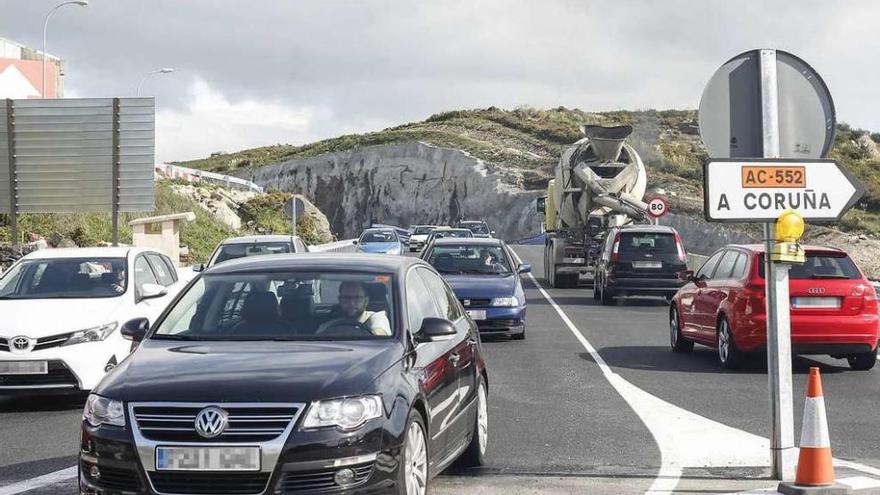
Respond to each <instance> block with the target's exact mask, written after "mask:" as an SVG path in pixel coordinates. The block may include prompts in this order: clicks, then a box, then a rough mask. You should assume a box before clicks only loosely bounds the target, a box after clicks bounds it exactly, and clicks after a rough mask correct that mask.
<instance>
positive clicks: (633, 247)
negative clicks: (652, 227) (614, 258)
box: [619, 232, 678, 255]
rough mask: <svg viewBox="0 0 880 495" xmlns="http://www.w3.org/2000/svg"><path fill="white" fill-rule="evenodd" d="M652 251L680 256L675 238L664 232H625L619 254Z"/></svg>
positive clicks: (621, 239) (621, 238)
mask: <svg viewBox="0 0 880 495" xmlns="http://www.w3.org/2000/svg"><path fill="white" fill-rule="evenodd" d="M644 251H650V252H652V253H660V254H678V248H677V247H676V245H675V236H674V235H672V234H671V233H663V232H623V233H622V235H621V236H620V246H619V252H620V254H622V255H625V254H633V253H638V252H644Z"/></svg>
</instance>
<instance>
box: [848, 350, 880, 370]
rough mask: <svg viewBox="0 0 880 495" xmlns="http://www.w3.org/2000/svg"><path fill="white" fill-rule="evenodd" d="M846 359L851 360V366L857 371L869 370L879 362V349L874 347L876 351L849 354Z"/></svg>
mask: <svg viewBox="0 0 880 495" xmlns="http://www.w3.org/2000/svg"><path fill="white" fill-rule="evenodd" d="M846 360H847V361H848V362H849V367H850V368H852V369H854V370H857V371H868V370H869V369H871V368H873V367H874V365H875V364H877V349H874V352H866V353H864V354H853V355H851V356H847V357H846Z"/></svg>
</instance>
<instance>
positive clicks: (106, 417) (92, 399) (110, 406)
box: [83, 394, 125, 426]
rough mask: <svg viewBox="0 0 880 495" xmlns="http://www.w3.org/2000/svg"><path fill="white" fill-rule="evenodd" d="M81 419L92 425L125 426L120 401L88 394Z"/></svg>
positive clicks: (123, 412)
mask: <svg viewBox="0 0 880 495" xmlns="http://www.w3.org/2000/svg"><path fill="white" fill-rule="evenodd" d="M83 419H84V420H86V421H87V422H88V423H89V424H90V425H92V426H101V425H113V426H125V411H124V408H123V407H122V401H118V400H113V399H108V398H106V397H101V396H100V395H95V394H89V398H88V399H86V407H85V408H84V409H83Z"/></svg>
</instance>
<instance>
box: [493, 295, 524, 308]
mask: <svg viewBox="0 0 880 495" xmlns="http://www.w3.org/2000/svg"><path fill="white" fill-rule="evenodd" d="M489 306H500V307H502V308H515V307H517V306H519V299H517V298H516V297H514V296H510V297H496V298H494V299H492V302H491V303H489Z"/></svg>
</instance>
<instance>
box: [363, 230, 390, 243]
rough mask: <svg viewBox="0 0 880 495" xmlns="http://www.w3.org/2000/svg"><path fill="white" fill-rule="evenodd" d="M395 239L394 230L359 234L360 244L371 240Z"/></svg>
mask: <svg viewBox="0 0 880 495" xmlns="http://www.w3.org/2000/svg"><path fill="white" fill-rule="evenodd" d="M396 240H397V238H396V236H395V235H394V232H365V233H364V235H363V236H361V244H369V243H371V242H395V241H396Z"/></svg>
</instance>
